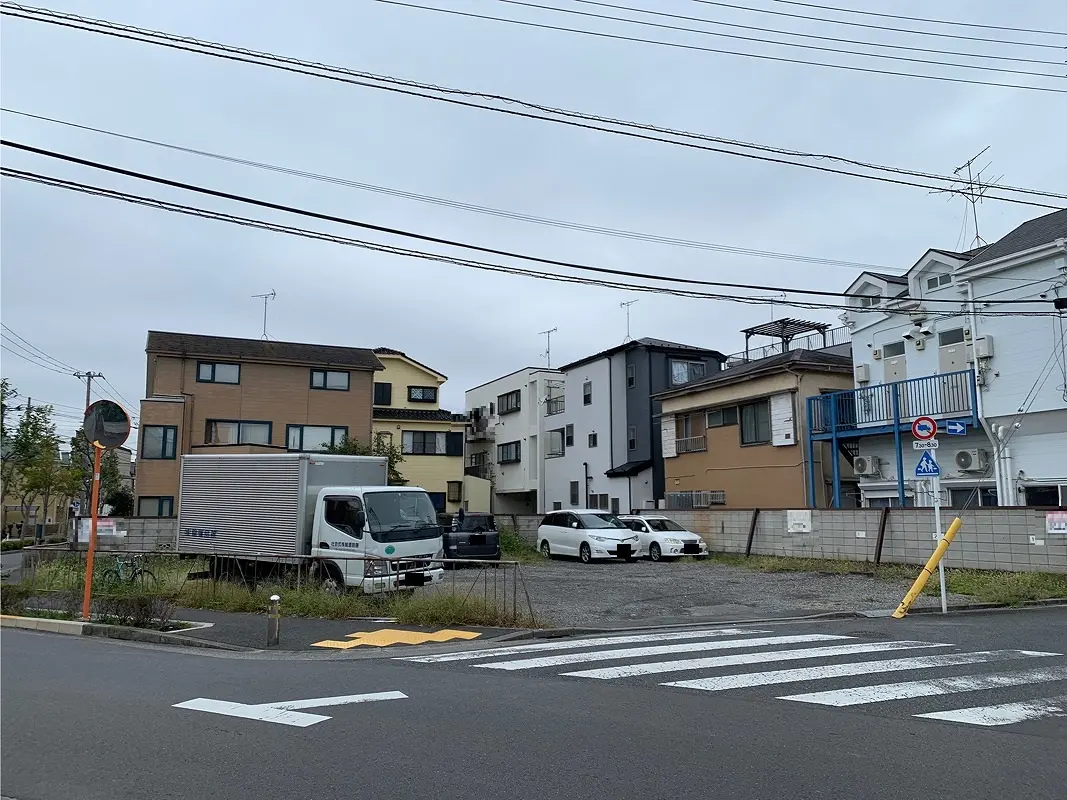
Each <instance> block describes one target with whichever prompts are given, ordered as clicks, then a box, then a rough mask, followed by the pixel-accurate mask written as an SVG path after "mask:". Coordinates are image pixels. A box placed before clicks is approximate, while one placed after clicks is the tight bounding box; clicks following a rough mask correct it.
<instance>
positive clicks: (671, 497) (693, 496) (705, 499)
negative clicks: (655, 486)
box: [667, 490, 726, 508]
mask: <svg viewBox="0 0 1067 800" xmlns="http://www.w3.org/2000/svg"><path fill="white" fill-rule="evenodd" d="M722 505H726V492H725V491H722V490H718V491H713V492H667V508H708V507H710V506H722Z"/></svg>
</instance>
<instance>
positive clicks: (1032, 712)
mask: <svg viewBox="0 0 1067 800" xmlns="http://www.w3.org/2000/svg"><path fill="white" fill-rule="evenodd" d="M915 716H916V717H922V718H923V719H937V720H941V721H942V722H962V723H965V724H967V725H981V726H983V727H994V726H997V725H1014V724H1015V723H1017V722H1027V721H1028V720H1034V719H1044V718H1047V717H1062V716H1067V695H1061V696H1060V697H1050V698H1047V699H1042V700H1029V701H1023V702H1021V703H1002V704H1001V705H997V706H974V707H972V708H958V709H955V710H954V711H935V712H933V713H930V714H916V715H915Z"/></svg>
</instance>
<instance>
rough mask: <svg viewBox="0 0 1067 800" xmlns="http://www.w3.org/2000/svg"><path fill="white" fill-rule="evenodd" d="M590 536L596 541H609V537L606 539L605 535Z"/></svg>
mask: <svg viewBox="0 0 1067 800" xmlns="http://www.w3.org/2000/svg"><path fill="white" fill-rule="evenodd" d="M589 538H590V539H592V540H593V541H594V542H606V541H607V539H605V538H604V537H603V536H590V537H589Z"/></svg>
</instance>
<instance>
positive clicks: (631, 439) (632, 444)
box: [626, 425, 637, 450]
mask: <svg viewBox="0 0 1067 800" xmlns="http://www.w3.org/2000/svg"><path fill="white" fill-rule="evenodd" d="M626 449H627V450H636V449H637V426H636V425H631V426H630V427H629V428H627V429H626Z"/></svg>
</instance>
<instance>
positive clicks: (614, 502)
mask: <svg viewBox="0 0 1067 800" xmlns="http://www.w3.org/2000/svg"><path fill="white" fill-rule="evenodd" d="M611 513H612V514H618V513H619V498H617V497H613V498H611Z"/></svg>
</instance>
